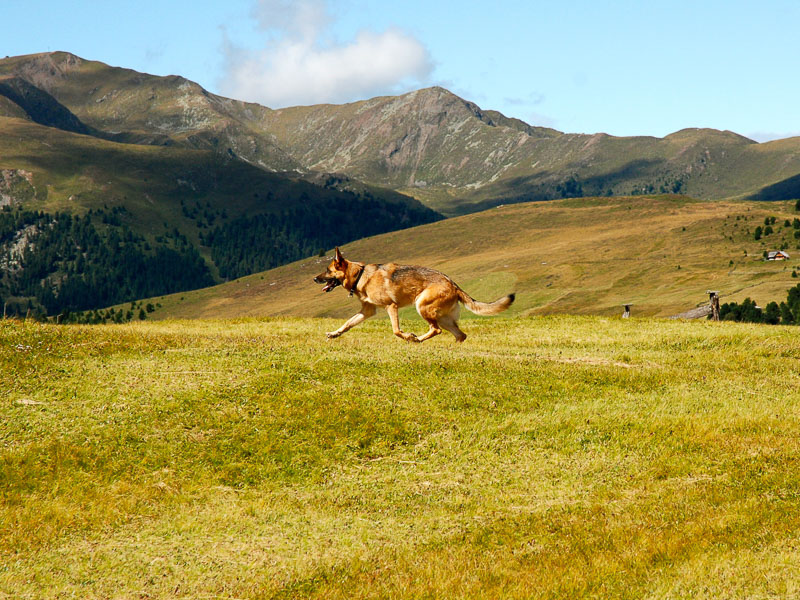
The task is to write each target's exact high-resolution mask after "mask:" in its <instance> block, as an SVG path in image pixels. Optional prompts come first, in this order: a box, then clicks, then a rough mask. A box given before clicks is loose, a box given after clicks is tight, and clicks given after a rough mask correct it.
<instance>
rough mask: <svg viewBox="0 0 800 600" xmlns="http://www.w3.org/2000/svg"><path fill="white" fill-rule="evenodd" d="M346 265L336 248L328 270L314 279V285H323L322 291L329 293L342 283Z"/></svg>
mask: <svg viewBox="0 0 800 600" xmlns="http://www.w3.org/2000/svg"><path fill="white" fill-rule="evenodd" d="M347 264H348V263H347V261H346V260H345V258H344V256H342V253H341V252H339V248H336V252H335V254H334V256H333V260H332V261H331V264H329V265H328V270H327V271H324V272H322V273H320V274H319V275H317V276H316V277H314V283H324V284H325V287H324V288H322V291H323V292H330V291H331V290H332V289H333V288H335V287H337V286H340V285H342V284H343V283H344V278H345V277H346V274H347Z"/></svg>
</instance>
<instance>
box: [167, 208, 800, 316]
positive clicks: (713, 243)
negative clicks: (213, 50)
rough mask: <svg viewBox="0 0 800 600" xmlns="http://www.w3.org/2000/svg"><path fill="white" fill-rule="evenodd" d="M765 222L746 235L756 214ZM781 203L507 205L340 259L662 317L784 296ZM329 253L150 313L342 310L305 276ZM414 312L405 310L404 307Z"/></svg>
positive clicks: (567, 309)
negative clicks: (714, 298) (771, 257)
mask: <svg viewBox="0 0 800 600" xmlns="http://www.w3.org/2000/svg"><path fill="white" fill-rule="evenodd" d="M767 216H775V217H777V222H776V225H775V226H773V227H774V228H775V230H776V232H775V233H773V234H772V235H770V236H767V237H764V238H762V239H761V240H759V241H755V240H754V236H753V231H754V230H755V228H756V226H758V225H761V226H762V227H763V225H764V223H763V221H764V218H765V217H767ZM796 216H797V214H796V213H795V211H794V205H793V204H791V203H786V202H783V203H763V202H761V203H758V202H738V201H736V202H734V201H725V202H723V201H720V202H700V201H694V200H690V199H687V198H682V197H675V196H660V197H633V198H608V199H580V200H564V201H557V202H546V203H535V204H516V205H509V206H504V207H499V208H496V209H492V210H489V211H485V212H482V213H478V214H473V215H467V216H464V217H458V218H454V219H448V220H446V221H442V222H439V223H435V224H431V225H426V226H422V227H416V228H414V229H410V230H405V231H399V232H394V233H390V234H386V235H381V236H377V237H373V238H367V239H364V240H360V241H358V242H354V243H352V244H348V245H347V246H346V247H345V248H344V249H343V250H344V252H345V255H346V256H347V257H348V258H352V259H354V260H361V261H366V262H377V263H381V262H389V261H394V262H399V263H406V264H420V265H425V266H430V267H434V268H437V269H440V270H442V271H444V272H445V273H447V274H448V275H450V276H451V277H453V278H454V279H455V281H456V282H457V283H459V285H461V286H462V287H463V288H464V289H465V290H466V291H467V292H469V293H470V294H471V295H473V296H474V297H476V298H477V299H479V300H493V299H494V298H496V297H498V296H500V295H502V294H505V293H507V292H509V291H511V290H516V291H517V292H518V295H517V301H516V303H515V305H514V306H513V307H512V311H511V314H512V315H531V314H553V313H568V314H595V315H618V314H621V312H622V307H621V304H622V303H623V302H633V303H634V309H633V310H634V315H647V316H661V317H666V316H670V315H674V314H677V313H681V312H684V311H686V310H689V309H691V308H694V307H695V306H697V305H699V304H701V303H703V302H707V301H708V297H707V295H706V290H709V289H716V290H719V291H720V292H721V293H722V295H723V300H722V301H723V302H726V301H730V300H734V301H737V302H741V301H742V300H743V299H744V298H745V297H748V296H749V297H751V298H753V299H755V300H756V301H757V302H758V303H759V304H760V305H761V306H766V304H767V303H768V302H770V301H773V300H774V301H777V302H780V301H782V300H785V299H786V292H787V290H788V289H789V288H790V287H792V286H793V285H795V284H796V283H797V281H798V280H797V279H793V278H792V277H791V273H792V269H793V266H794V265H798V264H800V258H798V257H795V256H792V260H790V261H786V262H765V261H763V260H762V254H763V252H764V250H774V249H778V248H779V247H780V246H781V245H782V244H785V245H787V246H788V252H789V254H790V255H794V254H795V252H796V250H795V248H796V246H797V245H798V240H797V239H796V238H795V237H794V232H795V231H798V230H797V229H794V228H793V227H788V228H787V227H784V226H783V224H784V222H785V220H786V219H789V220H792V219H794V218H795V217H796ZM327 260H328V259H325V258H311V259H308V260H305V261H300V262H297V263H293V264H291V265H286V266H284V267H280V268H278V269H274V270H272V271H267V272H265V273H259V274H255V275H251V276H249V277H244V278H242V279H239V280H236V281H233V282H230V283H227V284H224V285H221V286H216V287H214V288H209V289H206V290H198V291H195V292H186V293H180V294H175V295H173V296H168V297H165V298H156V299H154V300H153V302H159V303H161V304H162V308H161V309H159V310H157V311H156V312H155V313H154V315H153V316H154V318H174V317H180V318H197V317H201V318H231V317H240V316H267V315H273V316H275V315H295V316H316V317H330V316H336V317H347V316H349V315H351V314H353V313H354V312H355V310H356V309H357V306H358V304H357V302H356V301H355V300H353V299H349V298H348V297H347V294H346V293H344V292H343V291H342V290H336V291H334V292H332V293H330V294H322V293H321V292H320V289H319V287H318V286H316V285H314V283H313V282H312V277H313V276H314V275H316V274H317V273H318V272H320V271H322V270H324V267H325V264H326V262H327ZM412 313H413V309H412V310H411V311H409V312H407V313H406V316H410V315H411V314H412Z"/></svg>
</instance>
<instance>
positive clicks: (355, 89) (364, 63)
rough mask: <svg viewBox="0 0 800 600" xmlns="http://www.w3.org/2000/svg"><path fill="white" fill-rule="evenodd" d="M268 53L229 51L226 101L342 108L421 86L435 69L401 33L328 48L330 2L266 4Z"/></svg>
mask: <svg viewBox="0 0 800 600" xmlns="http://www.w3.org/2000/svg"><path fill="white" fill-rule="evenodd" d="M253 15H254V17H255V18H256V19H257V20H258V23H259V26H260V28H261V29H262V30H263V31H264V32H265V34H266V39H265V45H264V47H263V48H261V49H258V50H249V49H243V48H237V47H235V46H234V45H233V44H231V43H226V48H225V58H226V69H225V76H224V77H223V80H222V81H221V83H220V87H221V89H222V93H224V94H225V95H228V96H232V97H234V98H237V99H241V100H248V101H251V102H259V103H261V104H265V105H267V106H270V107H273V108H279V107H284V106H293V105H299V104H320V103H340V102H349V101H353V100H359V99H363V98H368V97H371V96H376V95H381V94H395V93H400V92H402V91H406V90H407V89H409V88H410V87H413V86H419V85H421V84H422V83H423V82H424V81H425V80H426V79H427V77H428V76H429V75H430V73H431V70H432V68H433V65H432V61H431V59H430V56H429V55H428V51H427V50H426V48H425V47H424V46H423V45H422V44H421V43H420V42H419V41H418V40H417V39H415V38H414V37H412V36H410V35H408V34H407V33H404V32H402V31H400V30H398V29H389V30H387V31H384V32H380V33H376V32H372V31H362V32H360V33H359V34H358V35H357V36H356V37H355V39H354V40H352V41H350V42H347V43H328V44H325V43H323V40H324V39H325V37H326V35H325V34H326V30H327V29H328V28H329V26H330V23H331V19H330V17H329V14H328V12H327V9H326V4H325V2H323V1H322V0H301V1H299V2H287V1H286V0H261V1H260V2H259V3H258V4H257V5H256V7H255V9H254V11H253Z"/></svg>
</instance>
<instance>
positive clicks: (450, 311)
mask: <svg viewBox="0 0 800 600" xmlns="http://www.w3.org/2000/svg"><path fill="white" fill-rule="evenodd" d="M314 282H315V283H324V284H325V287H323V288H322V291H323V292H330V291H331V290H332V289H334V288H336V287H338V286H342V287H343V288H344V289H346V290H347V291H348V292H350V295H351V296H352V295H354V294H355V295H356V296H358V299H359V300H360V301H361V311H360V312H359V313H357V314H355V315H353V316H352V317H350V319H348V320H347V322H346V323H345V324H344V325H342V326H341V327H339V329H337V330H336V331H330V332H328V333H327V334H326V335H327V336H328V337H329V338H336V337H339V336H340V335H342V334H343V333H344V332H345V331H347V330H348V329H352V328H353V327H355V326H356V325H358V324H359V323H361V322H362V321H364V320H365V319H369V318H370V317H371V316H373V315H374V314H375V311H376V310H377V307H379V306H383V307H384V308H386V312H387V313H389V318H390V319H391V321H392V331H393V332H394V334H395V335H396V336H397V337H400V338H403V339H404V340H406V341H407V342H424V341H425V340H428V339H430V338H432V337H433V336H435V335H439V334H440V333H442V329H446V330H447V331H449V332H450V333H452V334H453V335H454V336H455V338H456V341H457V342H463V341H464V340H465V339H467V335H466V334H465V333H464V332H463V331H461V330H460V329H459V328H458V323H457V322H456V321H457V320H458V313H459V304H458V303H459V302H461V303H463V304H464V306H466V307H467V308H468V309H469V310H470V311H472V312H474V313H475V314H476V315H496V314H497V313H499V312H503V311H504V310H505V309H507V308H508V307H509V306H511V303H512V302H514V294H509V295H508V296H504V297H502V298H500V299H499V300H495V301H494V302H477V301H475V300H473V299H472V298H471V297H470V296H469V295H468V294H467V293H466V292H464V290H462V289H461V288H460V287H458V285H456V284H455V283H454V282H453V280H452V279H450V278H449V277H448V276H447V275H445V274H444V273H440V272H439V271H434V270H433V269H428V268H425V267H411V266H406V265H396V264H394V263H387V264H385V265H376V264H364V263H360V262H353V261H350V260H346V259H345V258H344V256H342V253H341V252H339V248H336V253H335V255H334V258H333V260H332V261H331V263H330V264H329V265H328V270H327V271H325V272H324V273H320V274H319V275H317V276H316V277H314ZM412 303H413V304H414V305H416V307H417V312H418V313H419V314H420V316H421V317H422V318H423V319H425V320H426V321H427V322H428V324H429V325H430V329H428V331H427V332H426V333H425V334H424V335H421V336H419V337H417V336H416V335H414V334H413V333H406V332H404V331H401V330H400V320H399V318H398V316H397V310H398V309H399V308H402V307H404V306H408V305H409V304H412Z"/></svg>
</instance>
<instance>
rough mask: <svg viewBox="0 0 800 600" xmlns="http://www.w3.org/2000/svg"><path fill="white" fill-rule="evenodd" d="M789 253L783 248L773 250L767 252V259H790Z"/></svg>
mask: <svg viewBox="0 0 800 600" xmlns="http://www.w3.org/2000/svg"><path fill="white" fill-rule="evenodd" d="M788 259H789V255H788V254H787V253H786V252H784V251H783V250H772V251H770V252H767V260H788Z"/></svg>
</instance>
